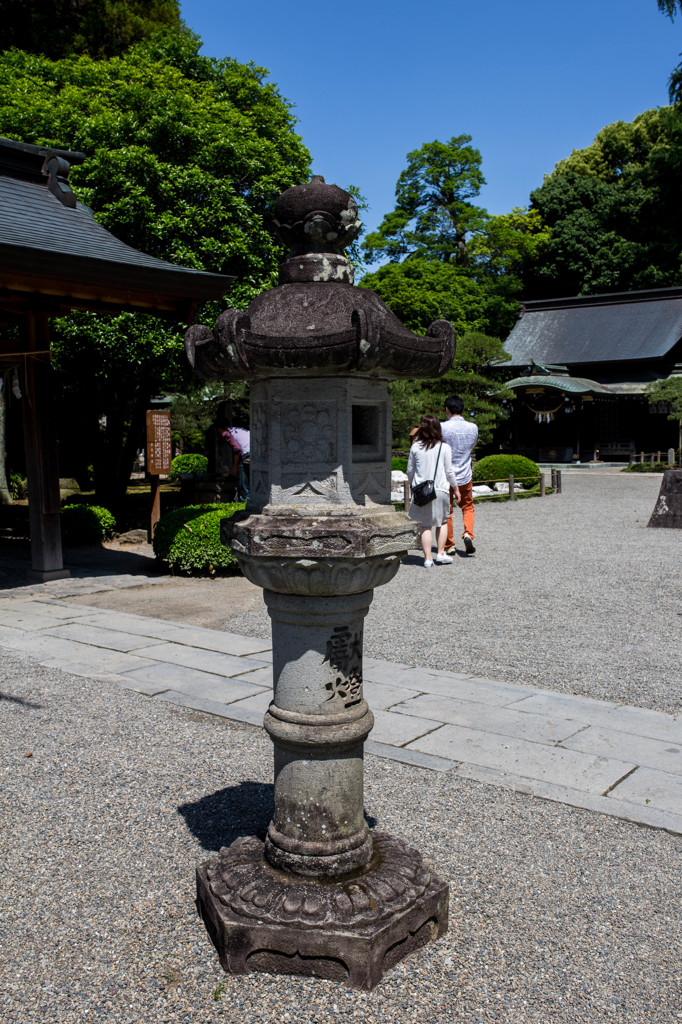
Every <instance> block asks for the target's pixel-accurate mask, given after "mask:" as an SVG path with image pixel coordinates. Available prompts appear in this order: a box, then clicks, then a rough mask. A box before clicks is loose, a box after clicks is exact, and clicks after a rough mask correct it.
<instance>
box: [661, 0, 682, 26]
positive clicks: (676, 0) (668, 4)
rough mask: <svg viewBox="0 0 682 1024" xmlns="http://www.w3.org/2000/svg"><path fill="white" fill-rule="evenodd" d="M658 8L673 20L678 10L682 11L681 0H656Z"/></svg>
mask: <svg viewBox="0 0 682 1024" xmlns="http://www.w3.org/2000/svg"><path fill="white" fill-rule="evenodd" d="M656 3H657V4H658V9H659V11H661V12H662V13H663V14H667V15H668V17H669V18H670V20H671V21H674V20H675V15H676V14H677V12H678V10H680V11H682V0H656Z"/></svg>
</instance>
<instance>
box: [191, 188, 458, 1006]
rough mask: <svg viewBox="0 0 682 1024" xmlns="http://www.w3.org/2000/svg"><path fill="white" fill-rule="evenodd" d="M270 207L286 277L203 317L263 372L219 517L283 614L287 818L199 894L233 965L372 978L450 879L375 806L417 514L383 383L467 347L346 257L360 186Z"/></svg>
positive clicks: (227, 348) (218, 371) (407, 948)
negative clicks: (247, 448) (375, 678)
mask: <svg viewBox="0 0 682 1024" xmlns="http://www.w3.org/2000/svg"><path fill="white" fill-rule="evenodd" d="M275 217H276V220H275V223H276V225H277V227H278V230H279V232H280V234H281V236H282V238H283V239H284V240H285V241H286V242H288V244H289V245H290V249H291V252H290V256H289V259H288V260H287V261H286V262H285V263H284V264H283V265H282V266H281V268H280V284H279V286H278V287H276V288H273V289H271V290H270V291H268V292H264V293H263V294H262V295H260V296H258V298H256V299H255V300H254V302H253V303H252V304H251V306H250V307H249V309H248V310H247V311H246V312H245V313H244V312H239V311H236V310H228V311H227V312H226V313H223V314H221V316H220V317H219V318H218V321H217V322H216V325H215V329H214V330H210V329H209V328H207V327H204V326H199V325H197V326H194V327H192V328H190V330H189V331H188V332H187V336H186V347H187V352H188V356H189V359H190V362H191V363H192V365H193V366H195V367H196V369H197V370H198V371H199V372H201V373H202V374H203V375H204V376H206V377H216V378H240V377H241V378H246V379H249V380H251V381H252V382H253V383H252V388H251V499H250V502H249V505H248V506H247V510H246V513H245V514H244V515H243V516H242V517H238V516H236V517H233V518H232V519H229V520H225V521H224V523H223V531H224V536H223V539H224V542H225V543H229V544H230V545H231V546H232V550H233V551H234V553H235V554H236V556H237V558H238V560H239V564H240V566H241V569H242V571H243V573H244V575H245V576H246V577H247V578H248V579H249V580H251V581H252V582H254V583H256V584H257V585H258V586H261V587H263V589H264V596H265V602H266V605H267V608H268V612H269V615H270V618H271V621H272V640H273V686H274V689H273V700H272V703H271V704H270V707H269V709H268V711H267V713H266V715H265V719H264V726H265V729H266V730H267V732H268V734H269V736H270V738H271V739H272V742H273V746H274V762H275V765H274V773H275V793H274V815H273V820H272V822H271V823H270V826H269V828H268V833H267V837H266V840H265V843H263V842H261V841H260V840H259V839H257V838H256V837H251V838H246V839H239V840H237V841H236V842H235V843H233V844H232V845H231V846H230V847H229V848H224V849H223V850H221V851H220V855H219V856H218V857H217V858H214V859H212V860H209V861H207V862H206V863H204V864H202V865H200V867H199V868H198V871H197V903H198V907H199V910H200V913H201V915H202V917H203V919H204V921H205V923H206V926H207V929H208V931H209V934H210V936H211V938H212V940H213V942H214V944H215V946H216V949H217V950H218V953H219V956H220V960H221V963H222V965H223V967H224V968H225V970H227V971H230V972H232V973H237V974H239V973H247V972H250V971H268V972H271V973H288V974H299V975H311V976H318V977H324V978H333V979H338V980H340V981H343V982H345V983H347V984H350V985H353V986H355V987H358V988H366V989H369V988H372V987H373V986H374V985H376V984H377V982H379V981H380V980H381V978H382V976H383V974H384V973H385V971H386V970H387V969H388V968H390V967H391V966H392V965H393V964H395V963H397V962H398V961H399V960H401V959H402V958H403V957H404V956H406V955H408V954H409V953H410V952H412V951H414V950H416V949H418V948H420V947H421V946H423V945H425V944H426V943H427V942H429V941H430V940H431V939H433V938H435V937H437V936H439V935H441V934H442V933H443V932H444V931H445V930H446V928H447V908H448V887H447V885H446V884H445V883H444V882H443V881H442V880H441V879H440V878H439V877H438V876H437V875H436V874H435V872H433V871H432V870H431V869H430V868H429V867H427V866H426V864H425V863H424V861H423V859H422V856H421V854H420V853H419V852H418V851H416V850H414V849H412V848H410V847H409V846H407V844H405V843H404V842H403V841H402V840H401V839H399V838H396V837H394V836H391V835H388V834H386V833H382V832H372V831H370V829H369V828H368V826H367V823H366V821H365V817H364V799H363V744H364V741H365V739H366V738H367V736H368V734H369V732H370V730H371V728H372V724H373V717H372V712H371V710H370V708H369V707H368V705H367V702H366V700H365V699H364V697H363V692H362V637H363V623H364V619H365V616H366V615H367V613H368V610H369V607H370V604H371V601H372V595H373V591H374V588H375V587H377V586H380V585H381V584H383V583H387V582H388V581H389V580H391V579H392V578H393V577H394V576H395V574H396V572H397V571H398V569H399V566H400V562H401V559H402V557H403V556H404V555H405V553H406V552H407V550H408V548H409V547H410V546H411V544H412V543H413V540H414V526H413V524H412V523H410V521H409V520H408V519H407V517H406V516H405V514H404V513H403V512H396V511H395V510H394V508H393V505H392V504H391V500H390V468H391V462H390V457H391V449H390V439H391V403H390V396H389V392H388V387H387V381H389V380H391V379H395V378H397V377H412V378H414V377H420V376H422V377H433V376H437V375H438V374H440V373H443V372H445V370H446V369H447V368H448V367H449V365H450V364H451V362H452V357H453V355H454V330H453V328H452V326H451V325H450V324H448V323H447V322H445V321H437V322H436V323H435V324H433V325H432V326H431V328H430V329H429V331H428V333H427V335H426V337H424V338H420V337H418V336H416V335H414V334H412V333H411V332H409V331H407V330H406V328H405V327H403V325H402V324H400V322H399V321H398V320H397V319H396V317H395V316H394V315H393V314H392V313H391V312H390V310H389V309H388V308H387V307H386V306H385V305H384V303H383V302H382V301H381V300H380V299H379V298H378V296H376V295H375V294H374V293H373V292H371V291H369V290H368V289H359V288H355V287H354V286H353V272H352V267H351V266H350V263H349V262H348V260H347V259H346V257H345V256H344V253H343V250H344V247H345V246H346V245H348V244H349V242H350V241H352V239H353V238H354V237H355V236H356V234H357V232H358V230H359V227H360V225H359V221H358V220H357V207H356V205H355V202H354V200H353V199H352V197H351V196H350V195H349V194H348V193H347V192H344V191H343V190H342V189H339V188H337V187H336V186H334V185H326V184H325V183H324V180H323V179H321V178H313V180H312V182H311V183H310V184H309V185H303V186H297V187H295V188H292V189H288V190H287V191H286V192H284V193H283V195H282V196H280V198H279V200H278V202H277V205H276V208H275Z"/></svg>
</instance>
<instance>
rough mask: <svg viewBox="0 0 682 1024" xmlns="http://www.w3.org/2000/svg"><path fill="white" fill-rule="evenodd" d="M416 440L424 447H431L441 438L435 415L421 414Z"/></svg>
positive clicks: (438, 423) (438, 422)
mask: <svg viewBox="0 0 682 1024" xmlns="http://www.w3.org/2000/svg"><path fill="white" fill-rule="evenodd" d="M417 440H418V441H421V443H422V444H423V445H424V447H425V448H433V447H434V445H437V444H438V442H439V441H442V440H443V435H442V433H441V429H440V421H439V420H438V419H437V418H436V417H435V416H422V420H421V423H420V424H419V431H418V433H417Z"/></svg>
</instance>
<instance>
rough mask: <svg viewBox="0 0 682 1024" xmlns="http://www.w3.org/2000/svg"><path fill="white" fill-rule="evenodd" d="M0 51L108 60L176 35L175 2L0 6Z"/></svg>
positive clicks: (84, 0) (20, 1)
mask: <svg viewBox="0 0 682 1024" xmlns="http://www.w3.org/2000/svg"><path fill="white" fill-rule="evenodd" d="M0 26H1V28H0V46H1V47H2V49H3V50H6V49H9V48H10V47H13V46H14V47H16V48H17V49H19V50H26V51H28V52H29V53H41V54H44V55H45V56H46V57H51V58H52V59H53V60H58V59H59V58H61V57H68V56H70V55H71V54H82V53H86V54H89V55H90V56H91V57H98V58H102V57H113V56H115V55H116V54H119V53H121V52H122V51H123V50H125V49H127V48H128V47H129V46H132V45H133V44H134V43H138V42H140V40H142V39H146V38H147V37H148V36H151V35H153V34H154V33H155V32H158V31H159V29H163V28H170V29H176V30H177V29H179V28H180V27H181V26H182V22H181V20H180V5H179V3H178V0H30V2H28V3H27V0H0Z"/></svg>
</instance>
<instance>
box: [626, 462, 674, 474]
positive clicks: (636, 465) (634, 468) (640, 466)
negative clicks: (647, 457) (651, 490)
mask: <svg viewBox="0 0 682 1024" xmlns="http://www.w3.org/2000/svg"><path fill="white" fill-rule="evenodd" d="M674 468H675V467H674V466H670V465H668V463H667V462H655V463H654V465H653V466H652V465H651V463H650V462H633V463H632V465H631V466H624V468H623V469H621V473H663V472H665V470H666V469H674Z"/></svg>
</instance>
